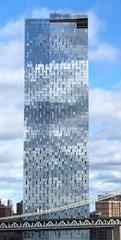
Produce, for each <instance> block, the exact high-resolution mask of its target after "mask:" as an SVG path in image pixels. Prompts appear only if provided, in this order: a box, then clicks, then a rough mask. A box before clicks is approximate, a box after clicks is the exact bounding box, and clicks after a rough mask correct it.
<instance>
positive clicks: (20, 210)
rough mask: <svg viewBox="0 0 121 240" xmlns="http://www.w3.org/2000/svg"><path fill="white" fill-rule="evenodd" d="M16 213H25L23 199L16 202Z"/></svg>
mask: <svg viewBox="0 0 121 240" xmlns="http://www.w3.org/2000/svg"><path fill="white" fill-rule="evenodd" d="M16 214H17V215H21V214H23V201H21V202H18V203H17V204H16Z"/></svg>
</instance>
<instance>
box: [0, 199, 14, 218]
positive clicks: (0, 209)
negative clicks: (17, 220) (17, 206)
mask: <svg viewBox="0 0 121 240" xmlns="http://www.w3.org/2000/svg"><path fill="white" fill-rule="evenodd" d="M9 216H12V208H11V207H10V206H5V205H4V204H2V202H1V200H0V217H9Z"/></svg>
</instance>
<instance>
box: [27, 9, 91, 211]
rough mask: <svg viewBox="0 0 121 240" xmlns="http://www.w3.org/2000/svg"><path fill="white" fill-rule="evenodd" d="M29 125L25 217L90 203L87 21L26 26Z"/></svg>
mask: <svg viewBox="0 0 121 240" xmlns="http://www.w3.org/2000/svg"><path fill="white" fill-rule="evenodd" d="M24 120H25V140H24V212H33V211H36V209H39V210H41V209H42V210H45V209H52V208H57V207H60V206H65V205H70V204H73V203H78V202H80V201H84V200H87V199H88V195H89V179H88V177H89V173H88V170H89V166H88V19H87V16H85V15H73V16H72V15H69V14H51V15H50V18H49V19H27V20H26V24H25V105H24ZM69 214H71V215H72V216H86V215H87V214H88V205H86V206H84V207H81V208H74V209H72V210H71V212H69Z"/></svg>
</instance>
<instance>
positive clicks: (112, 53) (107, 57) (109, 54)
mask: <svg viewBox="0 0 121 240" xmlns="http://www.w3.org/2000/svg"><path fill="white" fill-rule="evenodd" d="M118 57H119V50H118V49H117V48H115V47H113V46H111V45H110V44H107V43H104V44H103V43H100V44H99V46H97V47H96V48H94V49H91V50H90V54H89V59H90V60H91V61H95V62H97V61H98V62H103V61H107V62H111V63H113V62H115V61H116V60H117V59H118Z"/></svg>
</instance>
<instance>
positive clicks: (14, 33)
mask: <svg viewBox="0 0 121 240" xmlns="http://www.w3.org/2000/svg"><path fill="white" fill-rule="evenodd" d="M23 29H24V21H23V19H18V20H12V21H9V22H8V23H7V24H6V25H5V26H3V27H1V28H0V38H4V39H5V38H9V39H10V38H12V39H13V38H21V37H23V36H24V31H23Z"/></svg>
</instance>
